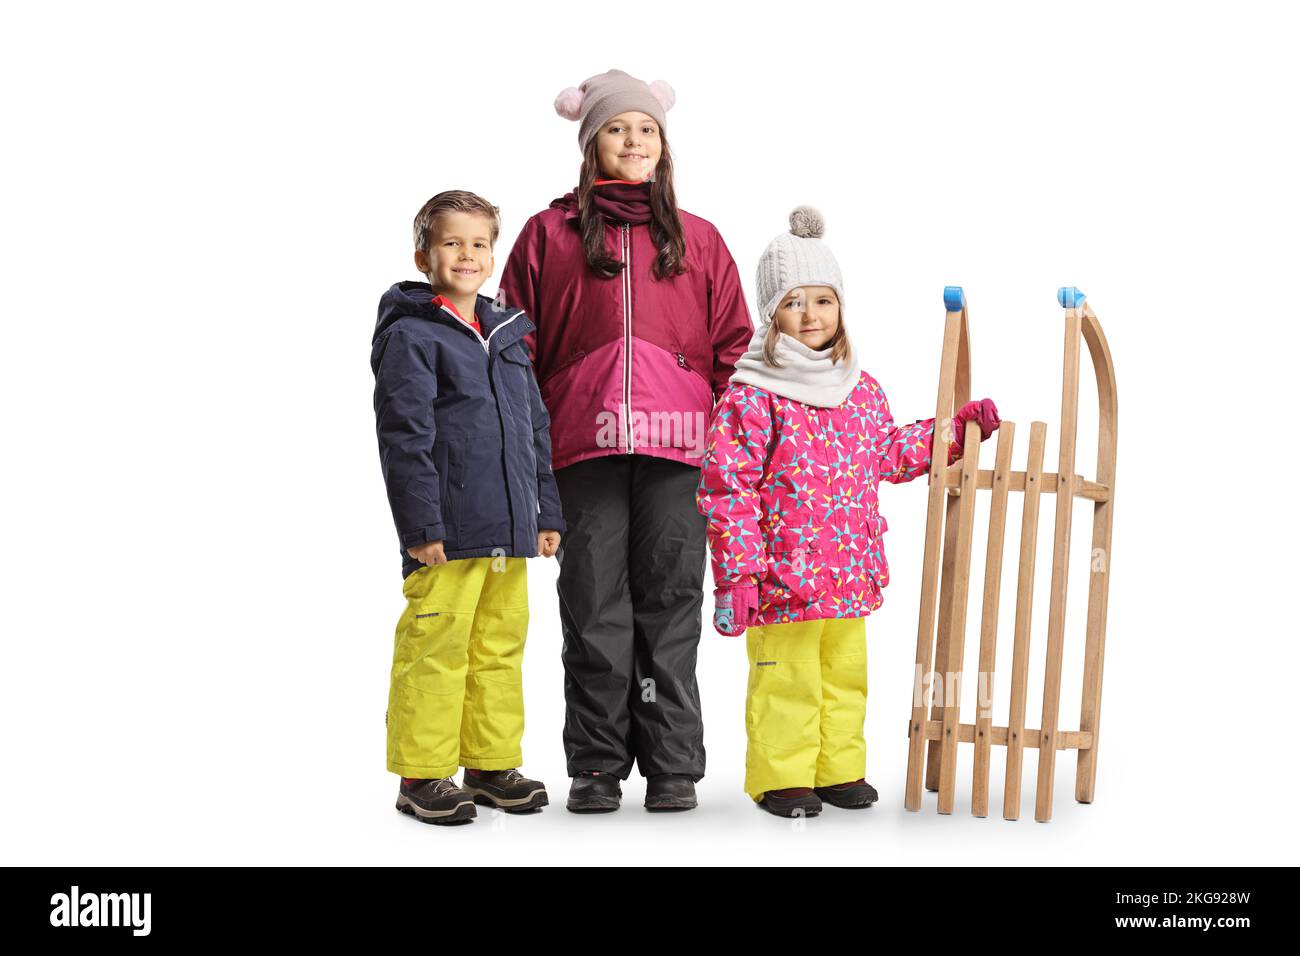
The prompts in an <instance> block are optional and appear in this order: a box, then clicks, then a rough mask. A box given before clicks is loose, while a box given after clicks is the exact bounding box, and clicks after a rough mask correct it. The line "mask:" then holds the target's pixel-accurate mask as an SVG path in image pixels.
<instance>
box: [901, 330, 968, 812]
mask: <svg viewBox="0 0 1300 956" xmlns="http://www.w3.org/2000/svg"><path fill="white" fill-rule="evenodd" d="M962 357H965V359H966V361H967V362H969V361H970V347H969V342H968V338H967V329H966V308H965V305H964V304H963V305H962V307H961V308H960V309H959V310H955V311H954V310H949V312H948V315H947V318H946V320H945V324H944V333H943V361H942V362H941V364H940V368H939V396H938V400H937V402H936V405H935V435H934V442H935V444H939V445H940V447H941V450H940V452H939V453H937V454H934V455H932V456H931V463H930V490H929V504H928V506H927V511H926V521H925V559H924V564H923V565H922V568H921V608H920V612H919V614H918V615H917V618H918V620H917V640H916V673H915V677H916V680H915V682H914V685H913V688H914V689H913V699H912V717H911V720H910V721H909V723H908V727H909V730H908V744H907V784H906V792H905V793H904V797H903V805H904V806H905V807H906V808H907V809H909V810H919V809H920V808H921V787H922V784H923V783H924V779H923V777H924V774H925V767H926V756H927V754H926V740H925V738H924V737H923V736H922V733H921V731H922V726H923V725H924V723H925V721H926V710H927V709H928V707H929V703H930V700H929V698H931V697H932V694H933V686H932V685H931V686H930V687H929V693H927V691H926V690H925V689H923V682H924V680H925V679H926V678H927V677H928V676H929V675H930V674H931V672H932V671H931V667H932V652H933V649H934V627H935V611H936V608H937V604H938V601H937V598H938V589H939V580H938V578H939V542H940V537H941V532H942V530H943V524H944V508H945V504H946V502H945V498H946V497H947V496H946V495H945V493H944V482H943V471H944V468H946V467H947V464H948V456H947V455H946V454H944V453H943V451H942V449H943V448H946V445H944V444H943V442H944V441H945V437H944V432H943V429H944V428H946V425H945V420H948V419H951V418H952V413H953V407H952V403H953V400H954V398H955V397H957V396H958V395H960V394H961V389H962V388H963V387H964V388H965V389H966V393H967V394H969V389H970V373H969V371H967V372H966V373H965V374H964V375H962V376H958V374H957V365H958V362H959V361H960V359H961V358H962ZM959 379H960V381H959Z"/></svg>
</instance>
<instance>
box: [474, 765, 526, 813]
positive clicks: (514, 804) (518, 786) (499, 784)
mask: <svg viewBox="0 0 1300 956" xmlns="http://www.w3.org/2000/svg"><path fill="white" fill-rule="evenodd" d="M461 789H462V790H464V791H465V792H466V793H468V794H469V795H470V796H472V797H473V798H474V802H475V803H479V804H482V805H483V806H485V807H496V808H497V809H498V810H504V811H505V812H506V813H527V812H528V811H530V810H540V809H541V808H542V807H544V806H546V804H547V799H546V784H544V783H542V782H541V781H540V780H529V779H528V778H527V777H525V776H524V775H523V774H522V773H520V772H519V771H518V770H516V769H513V768H512V769H510V770H469V769H466V770H465V779H464V780H463V781H461Z"/></svg>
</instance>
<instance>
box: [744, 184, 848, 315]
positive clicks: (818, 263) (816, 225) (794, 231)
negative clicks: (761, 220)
mask: <svg viewBox="0 0 1300 956" xmlns="http://www.w3.org/2000/svg"><path fill="white" fill-rule="evenodd" d="M825 232H826V221H825V220H824V219H823V218H822V214H821V213H820V212H818V211H817V210H816V209H814V208H813V207H812V206H799V207H797V208H796V209H794V211H792V212H791V213H790V231H789V232H783V233H781V234H780V235H779V236H777V237H776V238H775V239H773V240H772V241H771V242H769V243H768V244H767V249H765V250H764V252H763V255H762V256H760V257H759V260H758V281H757V285H758V319H759V324H760V325H763V326H766V325H767V324H768V323H769V322H771V321H772V315H773V313H775V312H776V307H777V306H778V305H780V304H781V299H782V298H784V297H785V295H786V293H787V292H789V291H790V290H791V289H794V288H797V287H799V286H804V285H827V286H830V287H831V288H832V289H834V290H835V294H836V295H837V296H839V299H840V321H843V320H844V279H843V277H842V276H841V275H840V265H839V263H838V262H836V261H835V256H834V255H832V254H831V250H830V248H829V247H828V246H827V245H826V243H824V242H823V241H822V235H823V234H824V233H825Z"/></svg>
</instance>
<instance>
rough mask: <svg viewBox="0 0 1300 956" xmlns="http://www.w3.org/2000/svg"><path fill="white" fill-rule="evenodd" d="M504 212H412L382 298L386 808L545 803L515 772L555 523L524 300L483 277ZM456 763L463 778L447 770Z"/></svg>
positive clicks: (457, 816) (464, 197)
mask: <svg viewBox="0 0 1300 956" xmlns="http://www.w3.org/2000/svg"><path fill="white" fill-rule="evenodd" d="M499 232H500V220H499V212H498V210H497V208H496V207H495V206H493V205H492V204H491V203H489V202H487V201H486V200H484V199H483V198H481V197H479V196H476V195H474V194H473V193H470V192H465V191H463V190H451V191H448V192H443V193H439V194H438V195H436V196H434V197H433V198H432V199H430V200H429V201H428V202H427V203H425V204H424V207H423V208H422V209H421V210H420V212H419V215H417V216H416V217H415V265H416V268H417V269H419V270H420V271H421V272H422V273H424V274H425V276H426V277H427V278H428V280H429V281H428V283H424V282H399V283H397V284H396V285H394V286H393V287H392V288H391V289H389V290H388V291H387V292H386V293H385V294H384V296H383V298H382V299H380V301H379V322H378V324H377V325H376V327H375V334H374V339H373V349H372V352H371V356H370V366H371V369H372V370H373V371H374V373H375V421H376V426H377V430H378V433H379V457H380V461H381V463H382V464H383V471H384V483H385V485H386V486H387V489H388V501H389V504H390V505H391V507H392V511H393V520H394V521H395V522H396V525H397V535H398V539H399V541H400V543H401V548H402V574H403V576H404V578H405V580H404V583H403V585H402V593H403V594H404V595H405V596H406V600H407V607H406V610H405V611H404V612H403V614H402V617H401V620H400V621H399V622H398V625H397V634H396V638H395V641H394V647H393V669H392V675H391V682H390V688H389V698H388V715H387V718H386V723H387V726H388V769H389V770H391V771H392V772H394V773H397V774H400V775H401V777H402V782H401V785H400V786H399V788H398V796H397V809H398V810H400V811H402V812H403V813H407V814H410V815H412V816H414V817H415V818H416V819H418V820H421V821H423V822H425V823H462V822H468V821H469V820H472V819H473V818H474V816H475V809H474V804H475V803H481V804H486V805H489V806H494V807H498V808H500V809H502V810H505V811H507V812H521V811H526V810H536V809H538V808H540V807H544V806H546V804H547V799H546V788H545V786H544V785H543V784H542V783H541V782H540V781H537V780H529V779H528V778H527V777H525V776H523V775H522V774H521V773H519V771H518V769H517V768H518V766H519V764H520V762H521V755H520V739H521V738H522V737H523V732H524V711H523V694H522V690H523V688H522V681H521V677H520V667H521V665H522V662H523V651H524V637H525V634H526V633H527V629H528V588H527V583H526V577H525V572H524V560H525V559H526V558H531V557H536V556H537V555H538V554H539V553H540V554H541V555H543V556H545V557H551V556H553V555H554V554H555V552H556V549H557V548H558V547H559V543H560V532H561V531H563V530H564V519H563V518H562V517H561V509H560V498H559V493H558V492H557V490H556V486H555V479H554V477H553V476H552V474H551V439H550V416H549V415H548V414H547V411H546V408H545V406H543V405H542V398H541V393H540V392H539V390H538V387H537V382H536V379H535V378H534V376H533V370H532V364H531V362H530V359H529V353H528V350H527V347H526V345H525V342H524V336H525V335H527V334H528V333H529V332H531V331H532V330H533V329H534V325H533V323H532V321H531V320H530V319H529V318H528V317H527V316H526V315H524V313H523V312H522V311H519V310H513V309H506V308H502V307H500V306H499V305H497V304H496V303H495V302H494V301H493V300H492V299H490V298H488V297H487V296H483V295H479V294H478V290H479V288H480V287H481V286H482V285H483V283H484V282H485V281H486V280H487V278H488V277H489V276H491V275H492V270H493V266H494V261H493V256H492V248H493V245H494V244H495V243H496V239H497V235H498V233H499ZM457 767H464V768H465V776H464V780H463V782H462V784H461V786H457V785H456V782H455V780H454V779H452V777H453V775H454V774H455V772H456V769H457Z"/></svg>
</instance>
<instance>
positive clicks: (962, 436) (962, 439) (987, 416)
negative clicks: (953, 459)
mask: <svg viewBox="0 0 1300 956" xmlns="http://www.w3.org/2000/svg"><path fill="white" fill-rule="evenodd" d="M967 422H976V423H977V424H978V425H979V427H980V436H981V437H980V441H984V439H986V438H988V437H989V436H990V435H992V434H993V433H994V432H995V431H997V430H998V426H999V425H1001V424H1002V419H1001V418H999V417H998V407H997V406H996V405H994V404H993V399H991V398H981V399H980V400H979V401H978V402H967V403H966V404H965V405H963V406H962V407H961V411H959V412H958V413H957V414H956V415H954V416H953V417H952V434H953V439H954V440H955V441H956V443H957V454H959V455H960V454H961V449H963V448H965V447H966V423H967Z"/></svg>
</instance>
